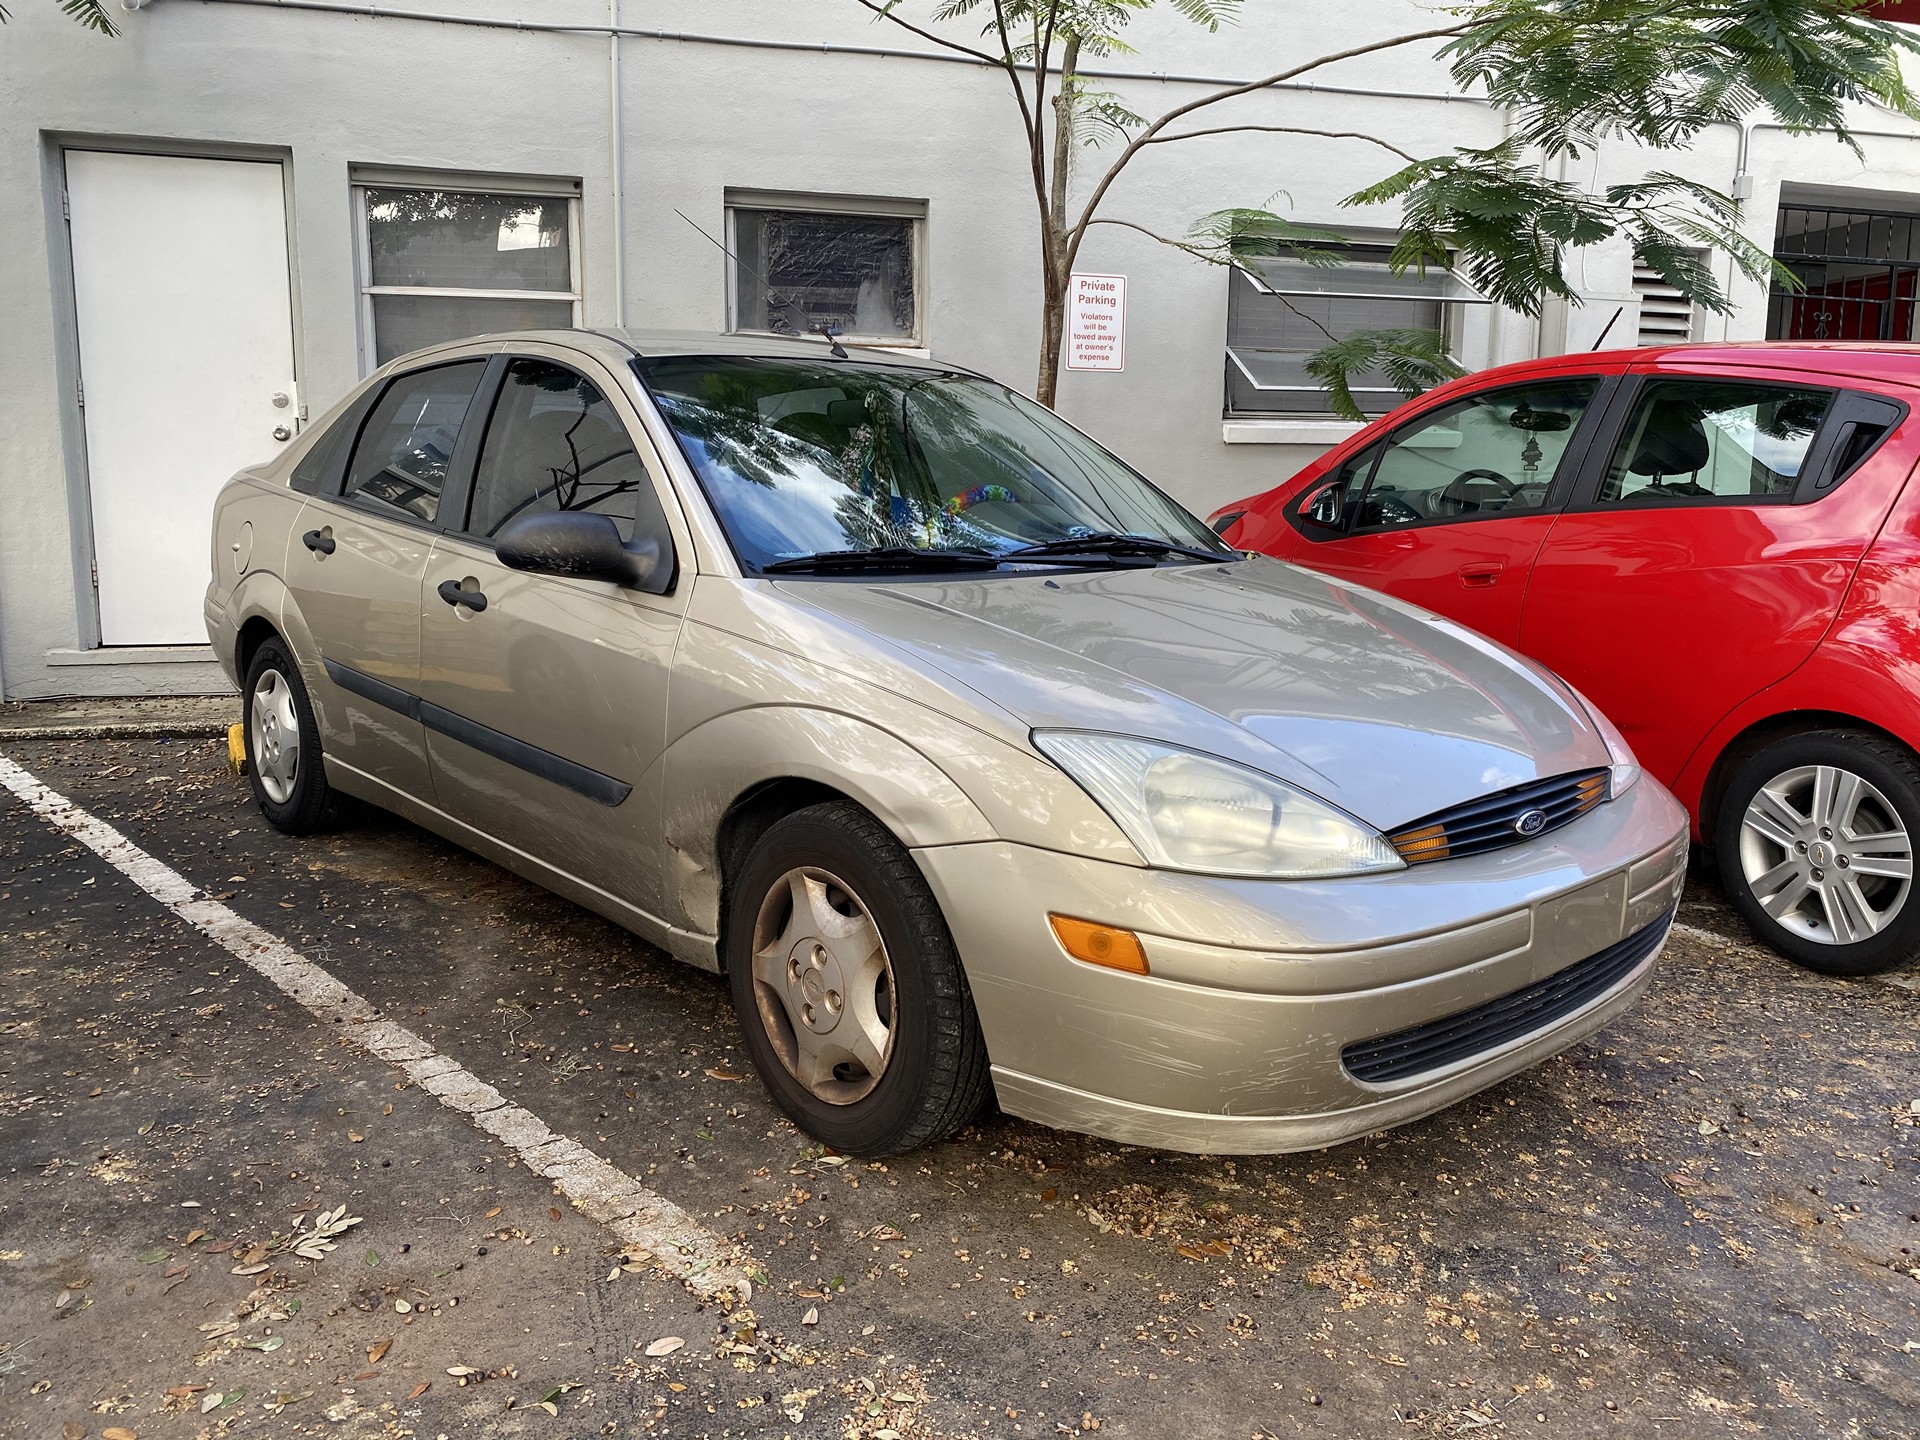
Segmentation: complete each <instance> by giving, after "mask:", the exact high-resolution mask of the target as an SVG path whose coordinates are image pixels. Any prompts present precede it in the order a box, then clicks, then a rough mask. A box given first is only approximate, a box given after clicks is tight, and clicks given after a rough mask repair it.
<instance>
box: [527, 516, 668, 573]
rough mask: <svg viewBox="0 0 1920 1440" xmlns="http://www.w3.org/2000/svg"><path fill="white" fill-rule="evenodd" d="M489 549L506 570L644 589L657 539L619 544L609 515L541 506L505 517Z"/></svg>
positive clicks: (655, 564)
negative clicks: (512, 516)
mask: <svg viewBox="0 0 1920 1440" xmlns="http://www.w3.org/2000/svg"><path fill="white" fill-rule="evenodd" d="M493 553H494V555H495V556H496V557H497V558H498V559H499V561H500V563H501V564H502V565H505V566H507V567H508V568H509V569H513V570H528V571H531V572H533V573H534V574H536V575H571V576H573V577H575V578H576V579H580V580H606V581H610V582H611V583H613V584H615V585H625V586H627V587H629V588H631V589H635V590H639V589H644V588H646V585H647V582H648V581H649V580H650V579H652V578H654V576H655V574H656V573H657V572H658V571H659V569H660V559H661V554H660V542H659V541H658V540H656V539H653V538H651V537H648V538H645V539H640V540H636V541H634V543H633V544H632V545H623V544H622V543H621V542H620V529H619V527H618V526H617V525H615V524H614V523H613V519H612V517H610V516H607V515H595V514H592V513H591V512H589V511H585V510H543V511H539V512H537V513H534V514H528V515H521V516H518V517H517V518H515V519H513V520H509V521H508V522H507V523H506V524H505V525H502V526H501V527H500V531H499V533H498V534H497V535H495V536H494V543H493Z"/></svg>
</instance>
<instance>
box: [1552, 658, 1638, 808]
mask: <svg viewBox="0 0 1920 1440" xmlns="http://www.w3.org/2000/svg"><path fill="white" fill-rule="evenodd" d="M1561 683H1562V684H1565V683H1566V682H1565V681H1562V682H1561ZM1567 689H1569V690H1573V698H1574V699H1576V700H1578V701H1579V702H1580V704H1581V706H1582V707H1583V708H1584V709H1585V710H1586V712H1587V718H1588V719H1589V720H1591V721H1593V728H1594V729H1596V730H1598V731H1599V732H1600V738H1601V739H1602V740H1604V741H1605V742H1606V745H1607V758H1608V759H1609V760H1611V761H1612V762H1613V764H1612V765H1611V766H1610V767H1609V770H1610V772H1611V778H1610V779H1609V780H1608V782H1607V798H1608V799H1609V800H1612V799H1614V798H1616V797H1618V796H1621V795H1624V794H1626V793H1627V791H1628V790H1630V789H1632V788H1633V782H1634V781H1636V780H1638V779H1639V778H1640V762H1639V761H1638V760H1636V759H1635V758H1634V755H1633V747H1632V746H1631V745H1629V744H1627V737H1626V736H1624V735H1622V734H1621V733H1620V731H1619V729H1618V728H1617V727H1616V726H1615V725H1614V723H1613V722H1612V721H1611V720H1609V719H1607V717H1606V716H1605V715H1603V714H1602V713H1601V711H1600V707H1599V706H1598V705H1596V704H1594V703H1593V702H1592V701H1591V700H1589V699H1587V697H1586V696H1584V695H1582V694H1581V693H1580V692H1579V691H1578V690H1574V689H1573V686H1571V685H1568V686H1567Z"/></svg>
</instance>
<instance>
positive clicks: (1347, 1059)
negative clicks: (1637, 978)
mask: <svg viewBox="0 0 1920 1440" xmlns="http://www.w3.org/2000/svg"><path fill="white" fill-rule="evenodd" d="M1673 916H1674V912H1673V911H1671V910H1669V911H1668V912H1667V913H1666V914H1665V915H1662V916H1661V917H1660V918H1659V919H1658V920H1656V921H1654V922H1653V924H1651V925H1649V926H1647V928H1646V929H1644V930H1638V931H1635V932H1634V933H1633V934H1631V935H1629V936H1628V937H1627V938H1626V939H1624V940H1621V941H1617V942H1616V943H1614V944H1612V945H1609V946H1608V947H1607V948H1606V949H1604V950H1602V951H1600V952H1599V953H1598V954H1597V955H1589V956H1588V957H1587V958H1586V959H1584V960H1576V961H1575V962H1574V963H1573V964H1571V965H1569V966H1568V967H1567V968H1566V969H1564V970H1562V971H1561V972H1560V973H1559V974H1557V975H1549V976H1548V977H1547V978H1546V979H1545V980H1537V981H1535V982H1534V983H1533V984H1531V985H1529V986H1527V987H1526V988H1525V989H1522V990H1515V991H1514V992H1513V993H1512V994H1510V995H1502V996H1501V997H1500V998H1499V999H1498V1000H1489V1001H1487V1003H1486V1004H1484V1005H1476V1006H1474V1007H1473V1009H1471V1010H1462V1011H1461V1012H1460V1013H1459V1014H1457V1015H1449V1016H1447V1017H1446V1018H1445V1019H1444V1020H1429V1021H1428V1022H1427V1023H1426V1024H1425V1025H1416V1026H1414V1027H1413V1028H1412V1029H1411V1030H1396V1031H1394V1033H1393V1034H1391V1035H1381V1036H1378V1037H1376V1038H1375V1039H1372V1040H1360V1041H1356V1042H1355V1043H1354V1044H1352V1045H1349V1046H1347V1048H1346V1049H1344V1050H1342V1051H1341V1052H1340V1063H1341V1064H1342V1065H1345V1066H1346V1067H1347V1073H1348V1074H1350V1075H1352V1076H1353V1078H1354V1079H1356V1080H1365V1081H1368V1082H1371V1083H1373V1084H1381V1083H1384V1082H1386V1081H1389V1080H1405V1079H1406V1078H1407V1077H1409V1076H1411V1075H1422V1074H1425V1073H1426V1072H1427V1071H1429V1070H1439V1069H1442V1068H1444V1067H1445V1066H1448V1065H1452V1064H1454V1063H1455V1062H1456V1061H1460V1060H1468V1059H1471V1058H1472V1057H1473V1056H1475V1055H1481V1054H1485V1053H1486V1052H1487V1051H1489V1050H1494V1049H1497V1048H1499V1047H1500V1046H1502V1045H1505V1044H1506V1043H1507V1042H1508V1041H1510V1040H1518V1039H1519V1038H1520V1037H1521V1036H1523V1035H1530V1034H1532V1033H1533V1032H1534V1031H1536V1030H1544V1029H1546V1028H1547V1027H1548V1026H1549V1025H1552V1024H1553V1023H1554V1022H1556V1021H1558V1020H1563V1019H1565V1018H1566V1017H1567V1016H1569V1015H1571V1014H1573V1012H1574V1011H1576V1010H1579V1009H1581V1008H1582V1007H1583V1006H1585V1005H1586V1004H1588V1003H1589V1002H1590V1001H1592V1000H1595V999H1597V998H1599V997H1600V996H1601V995H1604V994H1606V992H1607V991H1609V990H1611V989H1613V987H1614V986H1616V985H1618V984H1619V983H1620V982H1621V981H1622V980H1625V979H1626V978H1627V976H1629V975H1631V974H1632V973H1633V972H1634V971H1635V970H1636V969H1638V968H1639V967H1640V965H1641V964H1642V963H1643V962H1644V961H1645V960H1646V959H1647V957H1648V956H1649V955H1651V954H1653V952H1654V951H1655V950H1658V949H1659V948H1660V942H1661V941H1662V940H1664V939H1666V938H1667V927H1668V926H1669V925H1671V924H1672V923H1673Z"/></svg>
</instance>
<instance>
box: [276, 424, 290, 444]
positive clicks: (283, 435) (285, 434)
mask: <svg viewBox="0 0 1920 1440" xmlns="http://www.w3.org/2000/svg"><path fill="white" fill-rule="evenodd" d="M273 438H274V439H276V440H291V439H292V438H293V431H291V430H289V429H288V428H287V427H286V426H284V425H276V426H274V427H273Z"/></svg>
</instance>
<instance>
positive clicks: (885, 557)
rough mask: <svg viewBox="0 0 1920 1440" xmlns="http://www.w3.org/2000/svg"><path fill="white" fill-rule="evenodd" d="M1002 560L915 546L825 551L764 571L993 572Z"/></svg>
mask: <svg viewBox="0 0 1920 1440" xmlns="http://www.w3.org/2000/svg"><path fill="white" fill-rule="evenodd" d="M999 564H1000V561H999V559H998V557H996V556H993V555H989V554H987V553H986V552H985V551H984V550H917V549H915V548H914V547H913V546H911V545H876V546H874V547H873V548H872V549H870V550H823V551H821V552H820V553H819V554H817V555H795V556H794V557H793V558H792V559H790V560H775V561H772V562H770V563H769V564H766V565H762V566H761V567H760V573H761V574H763V575H793V574H822V573H825V572H827V571H833V570H993V569H997V568H998V567H999Z"/></svg>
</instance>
